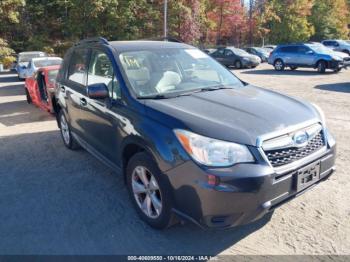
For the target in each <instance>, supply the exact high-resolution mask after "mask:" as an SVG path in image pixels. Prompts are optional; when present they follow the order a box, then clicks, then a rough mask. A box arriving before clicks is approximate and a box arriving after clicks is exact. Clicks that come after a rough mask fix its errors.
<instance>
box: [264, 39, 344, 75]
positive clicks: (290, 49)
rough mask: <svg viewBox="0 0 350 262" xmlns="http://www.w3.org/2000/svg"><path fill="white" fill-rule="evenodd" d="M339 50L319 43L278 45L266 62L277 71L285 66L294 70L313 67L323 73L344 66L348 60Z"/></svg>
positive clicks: (338, 69) (336, 70)
mask: <svg viewBox="0 0 350 262" xmlns="http://www.w3.org/2000/svg"><path fill="white" fill-rule="evenodd" d="M348 60H349V58H344V56H342V55H341V54H339V52H335V51H333V50H331V49H329V48H327V47H325V46H323V45H321V44H317V43H312V44H289V45H279V46H278V47H276V49H275V50H274V51H273V52H272V53H271V54H270V57H269V59H268V63H269V64H271V65H273V66H274V67H275V69H276V70H277V71H283V70H284V69H285V68H286V67H289V68H290V69H291V70H295V69H297V68H298V67H305V68H315V69H317V71H318V72H320V73H324V72H325V71H326V69H331V70H333V71H335V72H338V71H340V70H341V69H342V68H343V67H346V66H347V65H348V63H350V61H348Z"/></svg>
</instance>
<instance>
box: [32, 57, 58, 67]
mask: <svg viewBox="0 0 350 262" xmlns="http://www.w3.org/2000/svg"><path fill="white" fill-rule="evenodd" d="M61 63H62V60H61V59H48V60H38V61H34V65H35V66H36V67H44V66H53V65H60V64H61Z"/></svg>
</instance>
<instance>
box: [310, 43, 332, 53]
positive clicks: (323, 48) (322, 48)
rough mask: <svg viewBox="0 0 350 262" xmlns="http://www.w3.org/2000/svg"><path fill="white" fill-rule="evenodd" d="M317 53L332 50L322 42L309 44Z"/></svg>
mask: <svg viewBox="0 0 350 262" xmlns="http://www.w3.org/2000/svg"><path fill="white" fill-rule="evenodd" d="M308 46H309V47H310V48H311V49H312V50H313V51H314V52H316V53H329V52H332V50H331V49H330V48H328V47H326V46H324V45H322V44H315V45H308Z"/></svg>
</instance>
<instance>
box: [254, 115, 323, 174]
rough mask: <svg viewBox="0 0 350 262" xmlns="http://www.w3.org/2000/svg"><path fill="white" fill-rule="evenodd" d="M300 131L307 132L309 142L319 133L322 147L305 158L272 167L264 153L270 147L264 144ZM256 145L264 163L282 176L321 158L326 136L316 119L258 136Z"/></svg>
mask: <svg viewBox="0 0 350 262" xmlns="http://www.w3.org/2000/svg"><path fill="white" fill-rule="evenodd" d="M316 127H317V128H316ZM300 130H305V131H306V130H308V135H309V140H310V138H311V139H313V138H314V137H315V135H318V134H319V133H320V134H321V136H322V141H323V146H320V147H319V148H317V150H315V151H311V152H310V154H308V155H305V157H302V158H298V159H295V160H294V161H292V162H289V163H287V164H285V165H281V166H273V165H272V164H271V162H270V160H269V158H268V156H267V154H266V152H265V151H268V150H266V149H269V150H272V147H270V148H269V147H266V146H265V142H266V141H269V140H275V139H276V138H283V137H284V138H285V137H287V136H288V135H289V136H290V134H295V133H296V132H298V131H300ZM310 130H311V131H310ZM312 130H314V132H312ZM316 130H317V131H316ZM317 132H318V133H317ZM256 145H257V147H258V151H259V152H260V154H261V156H262V157H263V159H264V160H265V161H266V163H267V164H268V165H269V166H270V167H271V168H274V169H275V172H276V173H277V174H283V173H285V172H289V171H290V170H292V169H295V168H298V167H300V166H302V165H304V164H306V163H308V162H310V161H312V160H314V159H316V158H319V157H321V156H322V155H323V154H324V153H325V152H326V151H327V136H326V131H325V129H324V128H323V126H322V124H321V123H320V121H319V120H318V119H313V120H310V121H307V122H304V123H301V124H298V125H295V126H290V127H288V128H286V129H284V130H282V131H278V132H272V133H268V134H265V135H262V136H259V137H258V138H257V140H256ZM270 145H271V144H270ZM281 148H288V146H287V147H283V146H282V147H281ZM274 149H279V148H274Z"/></svg>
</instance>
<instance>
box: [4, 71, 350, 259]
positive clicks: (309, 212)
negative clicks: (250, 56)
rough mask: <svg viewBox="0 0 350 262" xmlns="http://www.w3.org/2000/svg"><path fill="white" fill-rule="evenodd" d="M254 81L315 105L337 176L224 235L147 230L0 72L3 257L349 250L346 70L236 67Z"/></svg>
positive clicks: (114, 183) (112, 185)
mask: <svg viewBox="0 0 350 262" xmlns="http://www.w3.org/2000/svg"><path fill="white" fill-rule="evenodd" d="M235 72H236V73H237V75H238V76H239V77H240V78H241V79H243V80H245V81H247V82H250V83H252V84H255V85H259V86H263V87H266V88H270V89H273V90H276V91H279V92H282V93H285V94H289V95H292V96H296V97H299V98H303V99H306V100H309V101H311V102H314V103H317V104H318V105H319V106H321V107H322V108H323V109H324V111H325V114H326V117H327V119H328V122H327V124H328V126H329V128H330V130H331V132H332V133H333V135H334V136H335V137H336V139H337V143H338V158H337V172H336V174H335V175H334V176H332V177H331V178H330V179H329V180H328V181H326V182H324V183H322V184H320V185H319V186H317V187H315V188H314V189H313V190H311V191H309V192H307V193H306V194H304V195H302V196H300V197H299V198H297V199H294V200H293V201H291V202H289V203H287V204H286V205H284V206H282V207H281V208H279V209H277V210H276V212H275V214H274V216H273V217H272V218H271V220H270V221H268V219H267V218H266V219H263V220H261V221H258V222H256V223H254V224H251V225H247V226H243V227H239V228H234V229H230V230H225V231H203V230H201V229H199V228H197V227H195V226H193V225H190V224H186V225H178V226H175V227H173V228H170V229H168V230H165V231H156V230H153V229H151V228H149V227H148V226H147V225H145V224H144V223H143V222H141V221H140V220H139V218H138V217H137V215H136V213H135V211H134V209H133V207H132V206H131V202H130V201H129V199H128V195H127V192H126V190H125V188H124V184H123V181H122V179H121V176H118V174H115V173H114V172H113V171H111V170H110V169H108V168H107V167H105V166H104V165H103V164H101V163H100V162H98V161H97V160H95V158H93V157H92V156H91V155H89V154H88V153H86V152H85V151H83V150H80V151H77V152H71V151H69V150H67V149H65V147H64V146H63V143H62V141H61V138H60V135H59V132H58V130H57V126H56V123H55V121H54V118H53V117H52V116H50V115H49V114H47V113H45V112H42V111H40V110H39V109H38V108H35V107H34V106H32V105H28V104H27V103H26V101H25V96H24V90H23V82H17V80H16V77H15V75H10V74H1V75H0V221H1V223H0V254H212V255H216V254H350V193H349V190H350V179H349V172H348V170H347V168H348V165H349V163H350V147H349V146H350V142H349V141H350V70H348V71H343V72H341V73H339V74H333V73H329V74H325V75H319V74H318V73H316V72H314V71H310V70H305V71H301V70H298V71H295V72H291V71H285V72H281V73H277V72H275V71H273V70H271V67H270V66H268V65H262V66H260V67H258V68H257V69H256V70H240V71H235Z"/></svg>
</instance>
